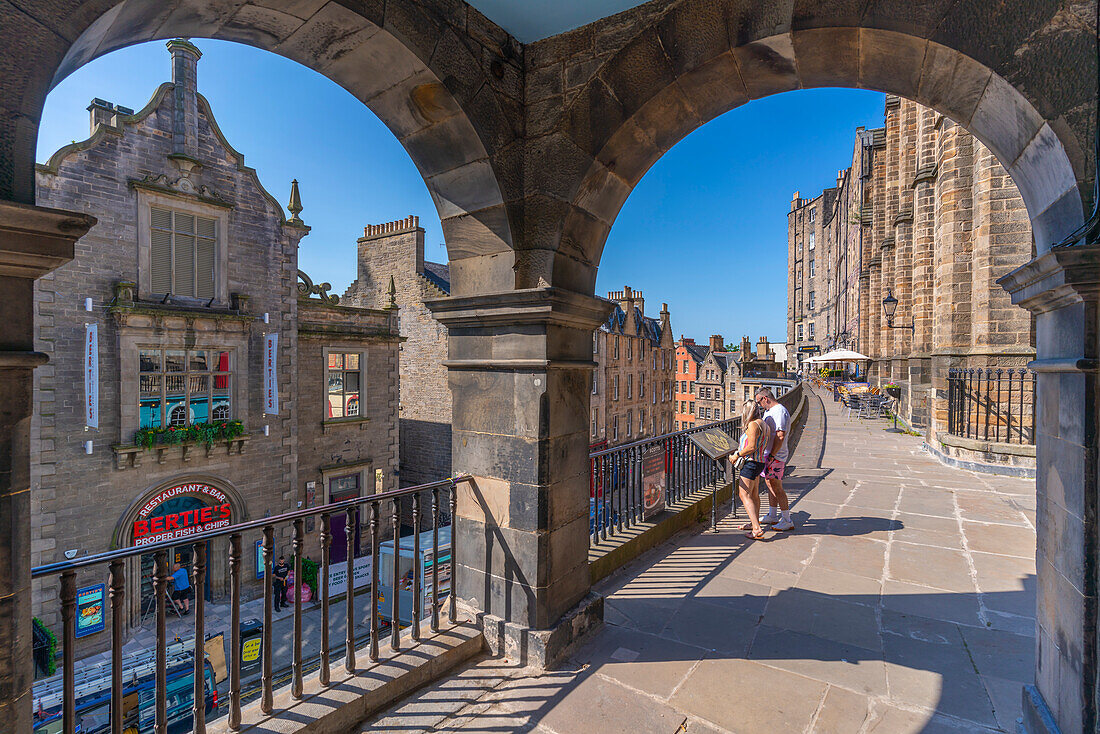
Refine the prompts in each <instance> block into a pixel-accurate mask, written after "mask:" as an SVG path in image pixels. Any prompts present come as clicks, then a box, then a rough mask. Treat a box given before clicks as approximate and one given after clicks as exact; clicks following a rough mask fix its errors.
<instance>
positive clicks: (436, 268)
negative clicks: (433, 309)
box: [424, 260, 451, 295]
mask: <svg viewBox="0 0 1100 734" xmlns="http://www.w3.org/2000/svg"><path fill="white" fill-rule="evenodd" d="M424 277H425V278H427V279H428V280H430V281H431V282H432V285H434V286H435V287H436V288H439V289H440V290H441V291H443V292H444V293H446V294H447V295H450V294H451V266H450V265H448V264H447V263H433V262H429V261H427V260H425V261H424Z"/></svg>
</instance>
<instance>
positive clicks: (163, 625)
mask: <svg viewBox="0 0 1100 734" xmlns="http://www.w3.org/2000/svg"><path fill="white" fill-rule="evenodd" d="M472 481H473V478H472V477H470V476H466V475H463V476H458V477H451V478H448V479H444V480H440V481H436V482H430V483H428V484H421V485H417V486H415V487H406V488H404V489H395V490H390V491H387V492H379V493H377V494H373V495H367V496H365V497H356V498H352V499H347V500H341V501H339V502H333V503H331V504H327V505H321V506H319V507H314V508H308V509H302V510H294V511H291V512H287V513H283V514H281V515H276V516H272V517H265V518H261V519H257V520H250V521H248V522H242V523H237V524H235V525H229V526H227V527H225V528H219V529H216V530H209V531H206V532H202V533H195V534H194V535H189V536H185V537H183V538H174V539H171V540H163V541H159V542H157V543H149V544H148V545H142V546H135V547H130V548H119V549H116V550H112V551H107V552H105V553H98V554H95V555H92V556H86V557H84V558H80V559H76V560H66V561H63V562H59V563H51V564H46V565H43V566H38V567H36V568H34V569H32V570H31V576H32V578H42V577H48V576H60V580H61V591H60V597H61V624H62V660H63V662H62V672H61V688H62V704H61V712H60V715H61V718H62V728H61V731H62V732H63V733H64V734H75V732H76V716H77V699H76V686H75V663H76V651H75V648H76V593H77V589H76V572H77V571H78V570H79V569H82V568H88V567H91V566H97V565H102V564H107V565H109V567H110V614H111V666H110V669H111V684H110V690H111V696H110V731H111V732H112V734H122V732H123V726H124V721H123V714H124V711H123V695H122V694H123V687H122V678H123V660H122V630H123V626H124V608H123V604H124V602H125V596H126V580H125V567H126V564H125V563H124V561H125V560H126V559H128V558H133V557H135V556H141V555H146V554H149V553H151V554H153V555H154V557H155V568H156V570H155V573H154V574H153V588H154V593H155V600H156V638H157V642H156V648H155V656H156V662H155V666H154V667H155V678H156V683H155V685H156V696H155V707H156V712H155V721H156V728H155V730H156V732H157V733H158V734H166V732H167V727H168V710H167V703H166V701H167V684H168V681H167V668H168V665H167V663H168V660H167V652H166V651H167V646H168V631H167V609H168V604H169V600H168V582H169V580H170V578H171V577H170V575H169V573H168V549H170V548H175V547H178V546H180V545H191V547H192V550H193V552H194V563H193V567H192V573H193V578H192V579H191V582H192V585H193V588H196V589H202V588H203V587H204V585H205V583H206V572H207V567H208V564H207V558H206V552H207V542H208V541H210V540H213V539H216V538H224V537H228V539H229V558H228V561H229V563H228V570H229V577H230V578H229V582H230V615H229V616H230V648H231V654H230V655H229V667H230V671H229V679H230V684H229V712H228V717H229V718H228V725H229V728H230V729H231V730H237V729H239V728H240V725H241V670H240V667H241V660H240V657H241V656H240V654H239V647H240V626H241V576H242V575H243V564H242V554H241V539H242V533H244V532H245V531H248V530H261V531H262V533H263V540H262V551H263V562H264V578H263V607H264V608H263V617H264V626H263V633H262V635H263V639H262V648H261V649H262V651H263V653H262V655H263V660H262V678H261V698H260V709H261V711H263V712H264V713H265V714H271V713H272V712H273V704H274V691H273V688H274V683H273V675H272V662H271V658H272V653H273V650H274V647H273V644H272V606H273V601H274V588H273V575H274V574H273V569H274V564H273V560H274V556H275V527H276V526H277V525H285V524H291V525H292V527H293V544H292V547H293V556H294V578H295V585H296V587H297V588H296V589H294V594H293V596H294V602H293V604H294V615H293V616H294V619H293V625H294V628H293V638H292V652H293V659H292V664H291V684H290V695H291V697H292V698H294V699H300V698H302V696H303V681H302V667H303V656H302V594H301V590H300V589H301V579H302V556H303V551H304V548H305V539H306V532H305V519H306V518H310V517H316V516H320V518H321V522H320V533H319V537H318V539H319V541H320V547H321V563H320V567H319V569H318V583H319V585H320V587H321V588H320V601H321V650H320V668H319V671H318V680H319V682H320V684H321V685H322V686H329V685H330V684H331V680H330V670H329V667H330V666H329V650H328V647H329V645H328V639H329V638H328V627H329V607H330V605H329V581H328V577H329V571H330V560H329V551H330V547H329V546H330V544H331V542H332V533H331V527H330V526H331V522H332V521H333V520H334V519H336V518H337V517H339V513H341V512H343V513H344V515H345V525H344V528H345V531H346V542H347V547H346V551H347V553H346V559H345V561H344V562H345V563H346V573H347V590H346V592H345V600H346V601H345V603H346V608H347V612H346V614H347V617H346V619H347V623H346V625H345V627H346V631H347V640H346V647H345V657H344V667H345V669H346V670H347V671H348V672H349V673H353V672H354V671H355V669H356V660H355V653H356V642H357V640H356V634H355V626H356V625H354V624H352V621H353V619H354V618H355V577H354V576H355V574H354V561H355V542H356V529H357V524H358V523H359V522H360V520H359V517H358V514H357V512H356V511H357V509H358V508H359V507H360V506H364V505H365V506H367V508H368V509H369V517H370V523H369V524H370V546H371V554H372V562H371V582H370V592H369V593H370V605H369V606H370V639H369V646H368V657H369V659H370V660H371V661H372V662H373V661H377V660H378V659H379V655H378V629H379V609H378V599H379V578H378V566H379V564H378V562H377V561H378V556H379V546H380V541H381V538H380V535H381V533H380V532H379V523H378V520H379V515H380V512H381V507H382V504H383V503H384V502H390V503H391V505H392V519H393V533H392V535H393V545H394V564H393V566H394V567H393V579H392V583H393V587H392V588H393V592H392V594H391V596H392V600H391V615H390V619H391V634H390V648H391V649H392V650H394V651H397V650H399V649H400V647H401V630H400V627H401V609H400V598H401V594H400V593H399V583H400V576H399V566H400V564H399V562H398V559H399V557H400V547H401V509H402V500H404V499H406V498H411V500H412V513H413V518H412V521H413V553H414V555H415V556H416V559H415V561H414V563H413V599H414V606H413V609H412V610H410V611H411V615H410V616H411V619H412V625H411V631H410V636H411V638H412V640H413V641H414V642H415V641H419V640H420V634H421V630H420V626H421V607H422V605H423V604H424V603H425V600H422V599H420V598H419V593H418V592H419V590H420V588H421V581H422V579H421V576H422V574H423V568H422V567H421V565H422V564H421V562H420V560H419V555H418V553H419V550H420V534H421V519H422V512H421V502H420V499H421V496H422V495H423V494H424V493H426V492H430V493H431V509H430V512H431V531H432V551H433V555H432V569H431V575H432V591H431V617H430V620H429V621H430V628H431V630H432V632H438V631H439V616H440V594H439V557H440V552H439V551H440V543H439V527H440V513H439V511H440V502H439V494H440V491H441V490H443V489H445V488H446V489H449V490H450V491H449V495H450V496H449V500H450V516H451V518H452V519H453V518H454V516H455V512H456V509H457V492H456V491H455V489H456V488H457V486H458V485H459V484H460V483H464V482H472ZM457 550H458V549H457V538H456V537H455V534H454V533H453V532H452V533H451V543H450V557H451V568H452V588H451V591H450V592H449V593H448V599H447V616H448V619H449V620H450V622H451V623H452V624H453V623H455V621H456V619H457V606H456V602H455V593H454V588H453V576H454V573H453V569H454V565H455V559H456V558H457ZM172 603H174V602H172ZM194 612H195V621H194V625H195V638H194V670H193V676H194V689H193V693H192V695H193V699H192V720H193V730H194V732H196V734H204V733H205V731H206V688H205V675H204V673H205V650H204V643H205V639H206V636H205V634H204V633H205V597H204V595H203V594H202V593H199V594H197V595H195V609H194ZM104 616H106V614H105V615H104ZM54 715H56V714H54Z"/></svg>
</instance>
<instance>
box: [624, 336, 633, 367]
mask: <svg viewBox="0 0 1100 734" xmlns="http://www.w3.org/2000/svg"><path fill="white" fill-rule="evenodd" d="M626 361H627V362H633V361H634V340H633V339H627V341H626Z"/></svg>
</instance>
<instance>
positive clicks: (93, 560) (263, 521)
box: [31, 474, 473, 579]
mask: <svg viewBox="0 0 1100 734" xmlns="http://www.w3.org/2000/svg"><path fill="white" fill-rule="evenodd" d="M471 481H473V477H471V476H469V475H465V474H463V475H460V476H457V477H449V478H447V479H440V480H439V481H435V482H428V483H427V484H418V485H417V486H415V487H403V488H401V489H391V490H388V491H386V492H378V493H377V494H368V495H366V496H363V497H352V498H351V499H346V500H340V501H339V502H332V503H329V504H327V505H320V506H318V507H310V508H306V509H303V510H292V511H291V512H284V513H283V514H281V515H272V516H270V517H263V518H260V519H258V520H248V521H246V522H240V523H236V524H234V525H227V526H226V527H224V528H218V529H217V530H207V531H205V532H202V533H195V534H194V535H187V536H185V537H182V538H174V539H172V540H162V541H159V542H157V543H149V544H148V545H136V546H128V547H126V548H117V549H115V550H111V551H104V552H103V553H96V554H95V555H91V556H84V557H83V558H79V559H76V560H72V561H69V560H66V561H57V562H55V563H47V564H44V565H41V566H35V567H34V568H32V569H31V578H32V579H36V578H40V577H42V576H54V575H56V574H59V573H61V572H62V571H69V570H76V569H79V568H86V567H87V566H96V565H99V564H101V563H109V562H110V561H115V560H122V559H126V558H133V557H134V556H143V555H146V554H148V553H153V552H155V551H158V550H164V549H167V548H175V547H176V546H179V545H185V544H187V543H203V542H206V541H207V540H212V539H214V538H223V537H225V536H227V535H232V534H233V533H240V532H244V531H246V530H262V529H263V528H264V526H265V525H281V524H283V523H287V522H292V521H294V520H298V519H305V518H309V517H316V516H318V515H323V514H329V515H332V514H335V513H337V512H339V511H341V510H347V509H348V508H349V507H356V506H358V505H365V504H369V503H371V502H383V501H385V500H392V499H395V498H402V497H410V496H412V495H414V494H419V493H421V492H427V491H428V490H431V489H435V488H443V487H449V486H451V485H452V484H455V485H457V484H460V483H463V482H471Z"/></svg>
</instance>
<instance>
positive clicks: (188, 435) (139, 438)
mask: <svg viewBox="0 0 1100 734" xmlns="http://www.w3.org/2000/svg"><path fill="white" fill-rule="evenodd" d="M244 434H245V430H244V424H243V423H241V422H240V421H215V422H213V423H194V424H192V425H190V426H168V427H166V428H160V427H155V428H139V429H137V430H136V431H134V445H135V446H141V447H142V448H145V449H152V448H155V447H158V446H178V445H180V444H202V445H203V446H211V445H213V444H214V443H216V442H218V441H232V440H233V439H235V438H240V437H241V436H243V435H244Z"/></svg>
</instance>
